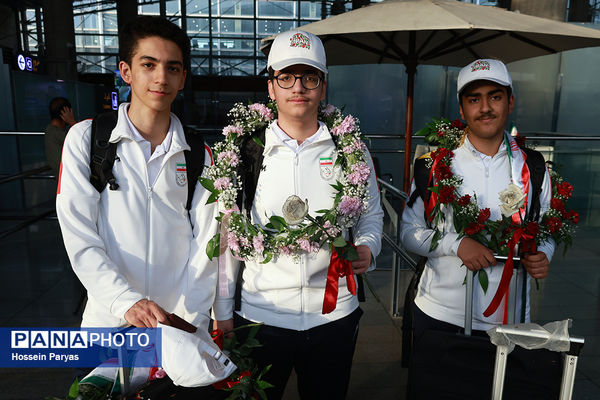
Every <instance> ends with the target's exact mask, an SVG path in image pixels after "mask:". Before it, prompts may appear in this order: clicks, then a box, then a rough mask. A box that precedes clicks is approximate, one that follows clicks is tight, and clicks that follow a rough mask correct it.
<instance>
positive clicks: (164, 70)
mask: <svg viewBox="0 0 600 400" xmlns="http://www.w3.org/2000/svg"><path fill="white" fill-rule="evenodd" d="M119 69H120V70H121V76H122V77H123V80H124V81H125V82H127V83H128V84H130V85H131V107H141V108H146V109H148V110H152V111H154V112H156V113H161V112H169V110H170V108H171V103H172V102H173V100H174V99H175V96H177V92H179V91H180V90H182V89H183V86H184V84H185V76H186V72H187V71H186V70H185V69H184V68H183V56H182V53H181V49H180V48H179V46H177V44H175V42H172V41H170V40H166V39H163V38H161V37H158V36H150V37H146V38H143V39H140V40H138V42H137V46H136V49H135V53H134V54H133V57H132V59H131V65H129V64H127V63H126V62H124V61H121V62H120V63H119Z"/></svg>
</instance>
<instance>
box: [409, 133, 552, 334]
mask: <svg viewBox="0 0 600 400" xmlns="http://www.w3.org/2000/svg"><path fill="white" fill-rule="evenodd" d="M506 137H507V139H508V140H510V143H512V146H511V147H513V149H514V150H513V151H512V155H513V162H512V171H513V172H512V173H513V176H514V177H515V179H514V183H515V184H516V185H518V186H519V187H520V188H521V190H523V183H522V182H521V178H520V177H521V171H522V168H523V164H524V162H525V158H524V153H523V152H522V151H521V150H520V149H518V147H517V146H516V143H515V142H514V139H513V138H512V137H510V136H508V135H507V134H506ZM480 154H481V153H479V151H477V149H475V147H473V145H472V144H471V143H470V142H469V139H468V138H466V139H465V142H464V144H463V145H462V146H460V147H459V148H457V149H456V150H454V159H453V161H452V172H453V173H454V174H456V175H457V176H460V177H462V178H463V184H462V186H461V188H460V189H459V192H460V194H461V195H463V194H470V195H471V196H473V195H474V194H476V195H477V203H478V205H479V208H480V209H483V208H486V207H489V209H490V212H491V216H490V220H498V219H500V218H501V213H500V200H499V198H498V193H499V192H500V191H502V190H504V189H506V188H507V187H508V185H509V183H510V171H511V168H510V163H509V159H508V156H507V154H508V153H507V150H506V146H505V145H504V143H503V144H502V145H500V148H499V149H498V152H497V153H496V154H495V155H494V156H493V157H491V159H490V160H489V164H488V165H487V166H486V165H485V163H484V162H483V161H482V158H481V156H480ZM529 185H530V186H531V183H529ZM414 190H415V183H414V180H413V184H412V188H411V191H414ZM550 190H551V187H550V176H549V175H548V173H547V172H546V174H545V177H544V181H543V183H542V192H541V193H540V215H541V214H543V213H544V212H545V211H546V210H548V208H549V207H550V198H551V194H550ZM529 206H530V202H528V204H527V207H528V208H529ZM445 216H446V219H445V222H440V224H439V226H438V228H439V229H440V231H441V232H442V235H443V237H442V239H441V240H440V242H439V245H438V247H437V248H436V249H435V250H434V251H432V252H430V251H429V246H430V245H431V239H432V238H433V230H432V229H429V228H428V227H427V225H426V224H425V218H424V205H423V200H422V199H421V198H420V197H419V198H417V200H416V201H415V203H414V204H413V206H412V207H408V206H407V207H405V208H404V213H403V214H402V228H401V242H402V244H403V245H404V247H405V248H406V249H407V250H409V251H411V252H413V253H416V254H418V255H421V256H426V257H428V258H427V264H426V265H425V269H424V271H423V275H422V276H421V281H420V282H419V287H418V291H417V296H416V298H415V304H417V306H418V307H419V308H420V309H421V310H422V311H423V312H424V313H425V314H427V315H429V316H430V317H432V318H435V319H437V320H439V321H444V322H448V323H451V324H454V325H457V326H464V321H465V320H464V318H465V285H463V281H464V279H465V274H466V267H464V266H461V265H462V261H461V259H460V258H458V256H457V251H458V246H459V244H460V241H461V240H462V239H458V234H457V233H456V230H455V229H454V223H453V221H452V213H451V211H448V212H446V214H445ZM554 247H555V245H554V241H553V240H551V241H549V242H546V243H543V244H542V245H541V246H539V247H538V251H543V252H544V253H545V254H546V256H547V257H548V260H551V259H552V255H553V254H554ZM503 268H504V263H498V264H497V265H496V266H494V267H488V268H486V272H487V274H488V278H489V286H488V290H487V293H484V292H483V289H482V288H481V285H480V284H479V282H478V280H477V279H475V284H474V286H473V289H474V290H473V291H474V293H473V329H477V330H487V329H490V328H493V327H494V326H496V325H497V324H501V323H502V319H503V310H504V308H503V307H504V301H503V302H502V303H501V304H500V307H498V309H497V310H496V312H495V313H494V314H492V315H490V316H489V317H488V318H486V317H484V316H483V312H484V311H485V309H486V308H487V307H488V305H489V304H490V302H491V301H492V298H493V297H494V294H495V293H496V289H497V288H498V285H499V283H500V277H501V276H502V269H503ZM523 271H524V270H523V269H522V268H521V269H519V275H517V277H518V278H517V288H519V289H518V295H517V312H516V313H515V320H516V321H519V320H520V315H521V313H520V310H521V304H522V302H521V288H522V285H523V276H524V274H523ZM528 283H529V282H527V295H526V299H527V302H526V313H525V320H526V321H529V284H528Z"/></svg>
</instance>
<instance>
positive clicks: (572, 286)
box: [0, 221, 600, 400]
mask: <svg viewBox="0 0 600 400" xmlns="http://www.w3.org/2000/svg"><path fill="white" fill-rule="evenodd" d="M8 226H9V225H8V224H7V223H6V222H2V223H0V231H3V230H4V229H6V228H7V227H8ZM599 236H600V233H599V232H598V230H595V231H591V230H590V231H583V230H582V231H581V232H579V235H578V238H577V241H576V245H575V246H574V247H573V248H572V249H570V250H569V253H568V255H567V257H566V258H564V257H562V256H561V255H557V256H556V257H555V260H554V261H553V262H552V264H551V274H550V276H549V277H548V278H547V279H545V280H544V281H543V282H541V284H540V290H539V291H536V290H535V289H534V290H532V296H533V300H532V318H533V320H534V321H535V322H540V323H544V322H547V321H550V320H559V319H564V318H569V317H570V318H572V319H573V327H572V329H571V334H573V335H578V336H583V337H585V340H586V344H585V347H584V349H583V351H582V355H581V357H580V359H579V365H578V369H577V380H576V385H575V395H574V398H575V399H577V400H585V399H600V265H599V261H598V260H599V259H600V246H598V243H600V242H599V241H598V237H599ZM389 259H390V257H389V254H387V253H386V254H383V255H382V256H381V257H380V259H379V265H380V266H381V267H385V264H386V263H388V260H389ZM0 276H2V280H1V281H0V326H3V327H17V326H76V325H77V324H78V323H79V316H78V315H77V312H78V309H77V308H78V304H79V301H80V299H81V293H82V289H81V287H80V285H79V284H78V282H77V280H76V278H75V277H74V275H73V273H72V271H71V270H70V267H69V264H68V261H67V259H66V255H65V254H64V247H63V245H62V242H61V239H60V235H59V232H58V224H57V222H56V221H40V222H39V223H37V224H35V225H32V226H31V227H29V228H28V229H26V230H23V231H20V232H19V233H16V234H13V235H11V236H8V237H6V238H4V239H2V240H0ZM369 279H370V281H371V283H372V284H373V286H374V287H375V288H376V292H377V293H378V295H379V297H380V299H381V303H379V302H377V300H375V298H374V297H373V295H372V294H371V293H369V292H368V291H367V302H366V303H363V305H362V307H363V309H364V310H365V314H364V316H363V319H362V320H361V326H360V333H359V339H358V346H357V350H356V354H355V357H354V366H353V371H352V382H351V385H350V389H349V395H348V399H350V400H354V399H356V400H358V399H365V398H368V399H377V400H379V399H381V400H387V399H390V400H391V399H394V400H396V399H404V398H405V396H404V392H405V387H406V370H405V369H402V368H401V367H400V356H401V330H400V324H401V321H400V319H398V318H392V317H390V315H389V313H388V311H387V310H388V309H389V308H390V306H389V305H390V281H391V272H390V270H389V269H388V270H386V269H384V268H382V269H380V270H378V271H374V272H372V273H370V274H369ZM72 374H73V372H72V370H69V369H45V370H40V369H0V399H10V400H18V399H42V398H44V397H45V396H63V398H64V396H65V395H66V391H67V388H68V385H69V382H70V380H71V377H72ZM285 398H286V399H287V400H292V399H297V398H298V396H297V394H296V393H295V388H294V386H293V384H290V385H288V388H287V390H286V396H285Z"/></svg>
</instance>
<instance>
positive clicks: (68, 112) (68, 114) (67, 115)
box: [60, 107, 77, 126]
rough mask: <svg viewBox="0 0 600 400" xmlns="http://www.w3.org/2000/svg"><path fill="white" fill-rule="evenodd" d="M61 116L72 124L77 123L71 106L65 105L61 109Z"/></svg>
mask: <svg viewBox="0 0 600 400" xmlns="http://www.w3.org/2000/svg"><path fill="white" fill-rule="evenodd" d="M60 117H61V118H62V120H63V121H65V122H66V123H67V124H68V125H70V126H73V125H75V124H76V123H77V121H75V116H74V115H73V109H71V107H63V109H62V110H61V111H60Z"/></svg>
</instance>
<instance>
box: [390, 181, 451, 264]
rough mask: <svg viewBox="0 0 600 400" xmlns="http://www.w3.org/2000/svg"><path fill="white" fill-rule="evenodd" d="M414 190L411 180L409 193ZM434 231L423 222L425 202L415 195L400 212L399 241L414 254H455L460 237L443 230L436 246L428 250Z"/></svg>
mask: <svg viewBox="0 0 600 400" xmlns="http://www.w3.org/2000/svg"><path fill="white" fill-rule="evenodd" d="M415 190H416V186H415V183H414V180H413V183H412V185H411V189H410V191H411V193H412V192H414V191H415ZM434 233H435V231H434V230H433V229H431V228H429V227H428V226H427V224H426V223H425V204H424V203H423V199H421V197H417V199H416V201H415V202H414V203H413V205H412V207H409V206H408V204H407V205H406V206H405V207H404V211H403V213H402V224H401V228H400V242H401V243H402V245H403V246H404V248H405V249H406V250H408V251H411V252H413V253H415V254H418V255H420V256H425V257H441V256H456V255H457V252H458V246H459V245H460V241H461V240H460V239H458V236H459V235H458V233H456V232H444V233H443V234H442V237H441V239H440V241H439V243H438V246H437V247H436V248H435V249H434V250H433V251H429V248H430V246H431V241H432V240H433V235H434Z"/></svg>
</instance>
